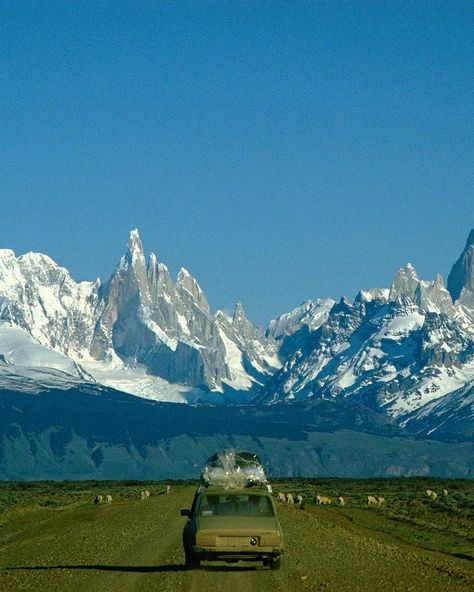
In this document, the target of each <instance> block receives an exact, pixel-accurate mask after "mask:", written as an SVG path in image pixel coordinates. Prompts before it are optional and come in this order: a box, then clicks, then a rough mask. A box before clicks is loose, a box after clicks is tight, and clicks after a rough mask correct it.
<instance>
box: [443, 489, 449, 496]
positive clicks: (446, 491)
mask: <svg viewBox="0 0 474 592" xmlns="http://www.w3.org/2000/svg"><path fill="white" fill-rule="evenodd" d="M443 495H444V497H447V496H448V490H447V489H443Z"/></svg>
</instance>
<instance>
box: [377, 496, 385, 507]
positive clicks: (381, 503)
mask: <svg viewBox="0 0 474 592" xmlns="http://www.w3.org/2000/svg"><path fill="white" fill-rule="evenodd" d="M377 501H378V502H379V506H383V504H384V503H385V498H384V497H378V498H377Z"/></svg>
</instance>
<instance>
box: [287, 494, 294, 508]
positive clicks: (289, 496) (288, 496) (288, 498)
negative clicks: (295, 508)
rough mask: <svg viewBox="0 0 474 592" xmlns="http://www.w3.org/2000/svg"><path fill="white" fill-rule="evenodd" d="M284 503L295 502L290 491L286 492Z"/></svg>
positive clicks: (291, 503)
mask: <svg viewBox="0 0 474 592" xmlns="http://www.w3.org/2000/svg"><path fill="white" fill-rule="evenodd" d="M286 503H287V504H290V505H293V504H294V503H295V498H294V497H293V494H292V493H287V494H286Z"/></svg>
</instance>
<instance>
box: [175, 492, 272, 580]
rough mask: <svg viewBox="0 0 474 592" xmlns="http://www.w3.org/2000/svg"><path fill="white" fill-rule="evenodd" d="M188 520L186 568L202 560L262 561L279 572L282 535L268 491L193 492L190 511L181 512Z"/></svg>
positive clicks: (185, 550) (184, 544)
mask: <svg viewBox="0 0 474 592" xmlns="http://www.w3.org/2000/svg"><path fill="white" fill-rule="evenodd" d="M181 515H182V516H187V517H188V521H187V523H186V524H185V526H184V529H183V547H184V554H185V558H186V565H187V566H188V567H190V568H193V567H199V566H200V564H201V561H225V562H228V563H235V562H237V561H241V560H247V561H262V562H263V565H265V566H268V567H269V568H270V569H279V568H280V565H281V557H282V553H283V532H282V529H281V526H280V522H279V520H278V517H277V515H276V511H275V505H274V502H273V498H272V494H271V492H270V491H269V490H268V488H249V487H247V488H242V489H226V488H223V487H213V486H209V487H205V486H203V485H200V486H199V487H198V489H197V490H196V493H195V496H194V500H193V504H192V507H191V509H190V510H188V509H185V510H181Z"/></svg>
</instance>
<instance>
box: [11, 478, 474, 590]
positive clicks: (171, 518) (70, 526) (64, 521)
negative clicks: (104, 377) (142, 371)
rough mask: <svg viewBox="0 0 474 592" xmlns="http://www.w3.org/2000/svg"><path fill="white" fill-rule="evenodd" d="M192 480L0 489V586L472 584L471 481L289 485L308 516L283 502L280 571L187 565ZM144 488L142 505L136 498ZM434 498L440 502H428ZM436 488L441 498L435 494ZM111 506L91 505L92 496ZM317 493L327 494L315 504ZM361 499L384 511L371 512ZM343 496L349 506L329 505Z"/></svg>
mask: <svg viewBox="0 0 474 592" xmlns="http://www.w3.org/2000/svg"><path fill="white" fill-rule="evenodd" d="M195 485H196V484H195V483H193V482H176V483H173V488H172V492H171V495H165V494H164V492H165V490H166V483H165V482H152V481H149V482H138V481H128V482H124V481H122V482H116V481H109V482H107V481H83V482H61V483H57V482H35V483H18V482H8V483H6V482H3V483H0V589H1V590H2V592H3V591H7V590H10V591H12V592H17V591H18V592H21V591H23V590H25V591H26V590H34V591H35V592H56V591H59V590H60V591H61V592H68V591H71V592H80V591H86V590H91V591H92V590H94V592H95V591H97V592H100V591H101V590H111V591H112V590H113V591H114V592H115V591H117V592H120V591H125V590H135V591H143V592H146V591H147V590H154V591H159V592H161V591H163V592H168V591H169V592H171V591H173V592H174V591H175V590H185V591H187V590H189V591H190V592H192V591H197V590H203V589H215V590H233V591H235V590H239V592H240V591H242V592H248V591H251V590H258V591H259V592H267V591H268V592H269V591H270V590H271V591H272V592H278V591H282V592H283V591H284V590H285V591H287V590H292V591H295V592H300V591H301V592H303V591H304V592H306V591H308V590H309V591H314V590H325V591H327V592H330V591H331V590H337V591H338V592H343V591H348V592H349V591H350V592H355V591H359V592H372V591H374V592H375V591H376V592H384V591H385V590H386V591H387V592H388V591H390V592H392V591H400V592H402V591H403V592H406V591H408V590H413V591H416V592H418V591H421V590H429V591H430V592H437V591H438V590H439V591H440V592H441V591H442V592H455V591H467V590H471V589H473V588H474V580H473V578H472V573H473V570H472V567H473V561H474V544H473V537H474V484H473V482H471V481H464V480H437V479H418V478H413V479H412V478H409V479H379V480H375V479H368V480H353V479H325V480H321V479H318V480H312V479H296V480H278V481H276V482H274V491H275V493H277V492H278V491H284V492H291V493H293V494H294V495H296V494H298V493H300V494H302V495H304V497H305V505H304V510H303V511H301V510H298V509H296V508H293V507H289V506H287V505H286V504H285V505H283V504H279V505H278V506H277V507H278V512H279V516H280V520H281V522H282V526H283V530H284V534H285V557H284V565H283V568H282V570H281V571H279V572H270V571H268V570H266V569H263V568H262V567H261V566H252V565H251V567H249V566H248V565H246V564H243V565H242V566H241V565H240V564H239V565H237V566H230V567H229V566H228V565H214V564H209V565H206V564H205V565H204V567H203V569H201V570H194V571H189V570H186V569H185V566H184V556H183V552H182V546H181V529H182V526H183V524H184V519H183V518H181V516H180V515H179V509H180V508H182V507H189V506H190V503H191V500H192V496H193V491H194V488H195ZM143 489H148V490H149V491H150V492H151V498H150V500H149V501H146V502H141V501H140V499H139V497H140V496H139V494H140V491H141V490H143ZM426 489H432V490H435V491H437V492H438V493H439V494H440V495H439V497H438V499H437V500H430V499H429V498H428V497H427V496H426V493H425V491H426ZM443 489H447V490H448V495H447V496H443V495H442V494H441V492H442V490H443ZM98 493H101V494H103V495H104V494H111V495H112V497H113V502H112V503H111V504H107V505H105V504H104V505H101V506H97V505H94V504H93V500H94V497H95V496H96V495H97V494H98ZM316 493H319V494H321V495H325V496H329V497H331V498H332V499H333V503H332V504H331V505H330V506H316V505H314V503H313V501H312V500H313V497H314V495H315V494H316ZM368 495H375V496H382V497H384V498H385V499H386V503H385V505H383V506H381V507H379V508H368V507H367V503H366V498H367V496H368ZM338 496H344V498H345V499H346V506H344V507H339V506H337V505H336V503H335V501H336V499H337V497H338Z"/></svg>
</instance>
